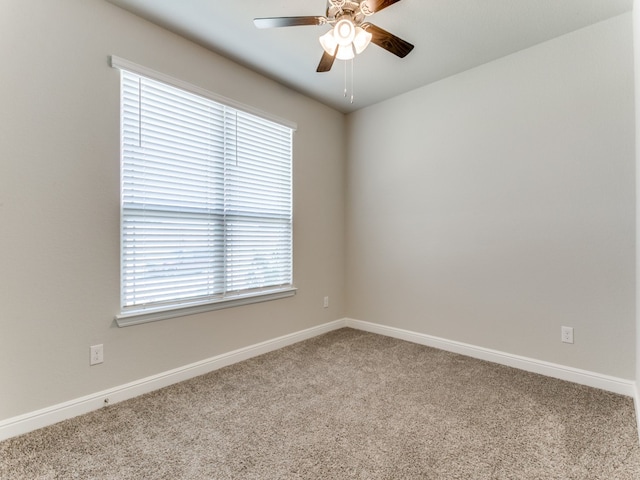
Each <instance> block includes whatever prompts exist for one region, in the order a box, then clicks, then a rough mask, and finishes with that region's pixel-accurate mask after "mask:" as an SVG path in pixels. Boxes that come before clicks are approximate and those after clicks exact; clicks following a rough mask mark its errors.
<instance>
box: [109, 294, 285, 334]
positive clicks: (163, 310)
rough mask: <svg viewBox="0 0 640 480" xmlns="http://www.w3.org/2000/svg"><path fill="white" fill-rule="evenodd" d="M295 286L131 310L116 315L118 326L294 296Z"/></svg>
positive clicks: (128, 325)
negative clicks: (193, 302)
mask: <svg viewBox="0 0 640 480" xmlns="http://www.w3.org/2000/svg"><path fill="white" fill-rule="evenodd" d="M296 290H297V289H296V288H295V287H286V288H280V289H274V290H267V291H264V292H260V293H255V292H254V293H251V294H245V295H236V296H233V297H227V298H225V299H221V300H212V301H211V300H210V301H207V302H201V303H195V304H185V305H178V306H173V307H160V308H158V307H156V308H147V309H139V310H131V311H127V312H123V313H121V314H120V315H116V317H115V320H116V323H117V325H118V327H130V326H132V325H139V324H141V323H149V322H156V321H158V320H166V319H168V318H176V317H184V316H186V315H194V314H196V313H203V312H209V311H211V310H221V309H223V308H231V307H239V306H242V305H249V304H252V303H260V302H268V301H270V300H278V299H280V298H286V297H292V296H294V295H295V294H296Z"/></svg>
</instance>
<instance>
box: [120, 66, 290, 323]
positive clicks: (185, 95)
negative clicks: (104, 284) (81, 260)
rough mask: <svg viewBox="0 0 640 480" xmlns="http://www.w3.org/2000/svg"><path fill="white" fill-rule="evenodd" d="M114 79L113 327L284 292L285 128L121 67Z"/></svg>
mask: <svg viewBox="0 0 640 480" xmlns="http://www.w3.org/2000/svg"><path fill="white" fill-rule="evenodd" d="M112 64H113V60H112ZM121 82H122V83H121V114H122V118H121V136H122V159H121V161H122V164H121V181H122V185H121V187H122V190H121V290H122V292H121V297H122V298H121V308H122V313H121V314H120V315H119V316H117V317H116V318H117V320H118V324H119V325H128V324H132V323H141V322H144V321H150V320H156V319H160V318H167V317H171V316H177V315H184V314H189V313H195V312H198V311H203V310H210V309H214V308H222V307H227V306H233V305H237V304H244V303H252V302H255V301H263V300H270V299H273V298H280V297H283V296H289V295H293V294H294V293H295V290H294V289H293V285H292V283H293V280H292V272H293V252H292V135H293V129H292V128H291V127H290V126H287V125H283V124H281V123H278V122H275V121H272V120H269V119H265V118H263V117H261V116H259V115H255V114H253V113H249V112H246V111H242V110H240V109H237V108H234V107H232V106H229V105H226V104H223V103H219V102H217V101H214V100H213V99H212V98H208V97H207V96H202V95H198V94H195V93H193V92H191V91H187V90H185V89H182V88H177V87H176V86H174V85H171V84H168V83H165V82H162V81H158V80H156V79H154V78H149V77H147V76H144V75H140V74H138V73H134V72H132V71H128V70H126V69H123V68H121ZM194 88H195V87H194ZM176 309H180V311H178V312H176Z"/></svg>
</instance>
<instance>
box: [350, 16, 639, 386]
mask: <svg viewBox="0 0 640 480" xmlns="http://www.w3.org/2000/svg"><path fill="white" fill-rule="evenodd" d="M632 46H633V42H632V19H631V14H630V13H629V14H625V15H622V16H620V17H616V18H613V19H610V20H608V21H605V22H602V23H600V24H597V25H594V26H592V27H589V28H586V29H583V30H579V31H577V32H574V33H572V34H569V35H566V36H563V37H560V38H557V39H555V40H552V41H549V42H546V43H543V44H540V45H538V46H535V47H533V48H530V49H527V50H524V51H522V52H519V53H516V54H514V55H510V56H508V57H505V58H502V59H500V60H497V61H494V62H491V63H489V64H486V65H483V66H481V67H478V68H475V69H473V70H469V71H467V72H464V73H462V74H459V75H456V76H454V77H450V78H448V79H445V80H443V81H441V82H438V83H435V84H431V85H429V86H426V87H423V88H421V89H418V90H416V91H413V92H410V93H408V94H405V95H402V96H400V97H396V98H394V99H391V100H389V101H386V102H383V103H381V104H378V105H375V106H372V107H369V108H366V109H363V110H360V111H358V112H355V113H353V114H351V115H350V116H349V117H348V125H349V129H350V131H349V139H350V140H349V142H350V145H349V148H348V155H347V158H348V168H347V259H348V264H347V290H348V291H347V298H348V305H347V315H348V316H349V317H352V318H355V319H359V320H366V321H371V322H376V323H383V324H386V325H389V326H393V327H398V328H403V329H407V330H412V331H416V332H420V333H425V334H430V335H434V336H438V337H443V338H446V339H449V340H454V341H460V342H465V343H469V344H472V345H476V346H480V347H485V348H490V349H496V350H500V351H503V352H508V353H511V354H516V355H522V356H526V357H531V358H535V359H539V360H544V361H548V362H554V363H558V364H561V365H566V366H571V367H576V368H581V369H585V370H589V371H593V372H597V373H601V374H608V375H613V376H617V377H620V378H624V379H634V378H635V365H634V361H635V360H634V348H635V341H634V336H635V319H634V315H635V280H634V274H635V273H634V269H635V251H634V248H635V178H634V176H635V171H634V89H633V49H632ZM562 325H567V326H572V327H574V328H575V344H574V345H566V344H562V343H561V342H560V327H561V326H562Z"/></svg>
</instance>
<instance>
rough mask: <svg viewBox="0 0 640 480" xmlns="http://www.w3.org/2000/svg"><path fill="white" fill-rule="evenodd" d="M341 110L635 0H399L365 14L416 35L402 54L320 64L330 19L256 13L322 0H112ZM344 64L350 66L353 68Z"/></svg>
mask: <svg viewBox="0 0 640 480" xmlns="http://www.w3.org/2000/svg"><path fill="white" fill-rule="evenodd" d="M108 1H109V2H111V3H113V4H115V5H118V6H120V7H123V8H125V9H127V10H130V11H131V12H133V13H135V14H137V15H140V16H141V17H144V18H146V19H148V20H150V21H151V22H153V23H156V24H158V25H160V26H162V27H165V28H167V29H169V30H171V31H173V32H175V33H178V34H180V35H182V36H184V37H186V38H189V39H191V40H193V41H194V42H196V43H198V44H200V45H203V46H205V47H207V48H209V49H211V50H213V51H215V52H217V53H219V54H222V55H224V56H225V57H228V58H230V59H232V60H235V61H236V62H238V63H240V64H243V65H245V66H247V67H249V68H251V69H253V70H255V71H257V72H260V73H262V74H264V75H266V76H268V77H270V78H272V79H274V80H276V81H278V82H280V83H283V84H285V85H287V86H289V87H292V88H294V89H295V90H297V91H299V92H302V93H304V94H306V95H308V96H310V97H313V98H315V99H317V100H319V101H321V102H323V103H325V104H327V105H329V106H331V107H333V108H336V109H338V110H340V111H342V112H345V113H346V112H351V111H354V110H357V109H359V108H363V107H365V106H368V105H372V104H374V103H378V102H380V101H382V100H385V99H387V98H391V97H393V96H396V95H398V94H401V93H404V92H407V91H409V90H413V89H415V88H418V87H420V86H423V85H426V84H428V83H431V82H435V81H438V80H440V79H442V78H445V77H448V76H450V75H454V74H456V73H458V72H462V71H464V70H468V69H470V68H473V67H475V66H478V65H481V64H483V63H486V62H489V61H491V60H494V59H497V58H500V57H503V56H505V55H509V54H510V53H513V52H516V51H519V50H522V49H524V48H527V47H530V46H532V45H535V44H538V43H541V42H544V41H546V40H549V39H552V38H555V37H558V36H560V35H563V34H565V33H569V32H572V31H574V30H577V29H580V28H583V27H585V26H588V25H591V24H594V23H597V22H600V21H602V20H606V19H608V18H611V17H614V16H616V15H620V14H622V13H625V12H629V11H631V9H632V4H633V0H402V1H400V2H398V3H396V4H394V5H392V6H390V7H388V8H386V9H384V10H382V11H380V12H378V13H376V14H375V15H373V16H372V17H370V18H369V21H370V22H371V23H374V24H375V25H377V26H379V27H382V28H383V29H385V30H387V31H389V32H391V33H393V34H395V35H397V36H399V37H400V38H402V39H404V40H407V41H408V42H410V43H412V44H414V45H415V48H414V50H413V51H412V52H411V53H410V54H409V55H408V56H407V57H405V58H404V59H400V58H398V57H396V56H395V55H392V54H390V53H388V52H387V51H385V50H383V49H381V48H379V47H377V46H376V45H373V44H372V45H370V46H369V47H368V48H367V50H365V51H364V52H363V53H362V54H361V55H358V56H357V57H356V59H355V60H354V63H353V69H354V94H355V97H354V103H353V104H351V103H350V101H349V99H348V98H345V97H344V96H343V92H344V83H345V81H344V76H345V63H346V62H342V61H336V63H335V64H334V66H333V69H332V70H331V72H329V73H316V67H317V65H318V62H319V61H320V57H321V56H322V47H321V46H320V43H319V42H318V37H319V36H320V35H321V34H323V33H325V32H326V31H327V30H328V29H329V28H330V27H328V26H303V27H286V28H276V29H267V30H259V29H257V28H255V27H254V25H253V18H255V17H277V16H307V15H310V16H315V15H319V16H323V15H324V14H325V12H326V0H306V1H300V0H108ZM349 71H350V70H349Z"/></svg>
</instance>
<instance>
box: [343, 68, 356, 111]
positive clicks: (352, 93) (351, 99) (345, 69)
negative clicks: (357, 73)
mask: <svg viewBox="0 0 640 480" xmlns="http://www.w3.org/2000/svg"><path fill="white" fill-rule="evenodd" d="M347 62H348V63H349V64H350V65H349V66H350V68H351V78H350V82H349V83H350V84H351V85H350V87H351V98H350V99H349V101H350V102H351V103H353V99H354V91H353V83H354V82H353V59H351V60H348V61H345V62H344V93H343V95H344V98H347V93H348V92H349V89H347V69H348V68H349V66H348V65H347Z"/></svg>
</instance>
